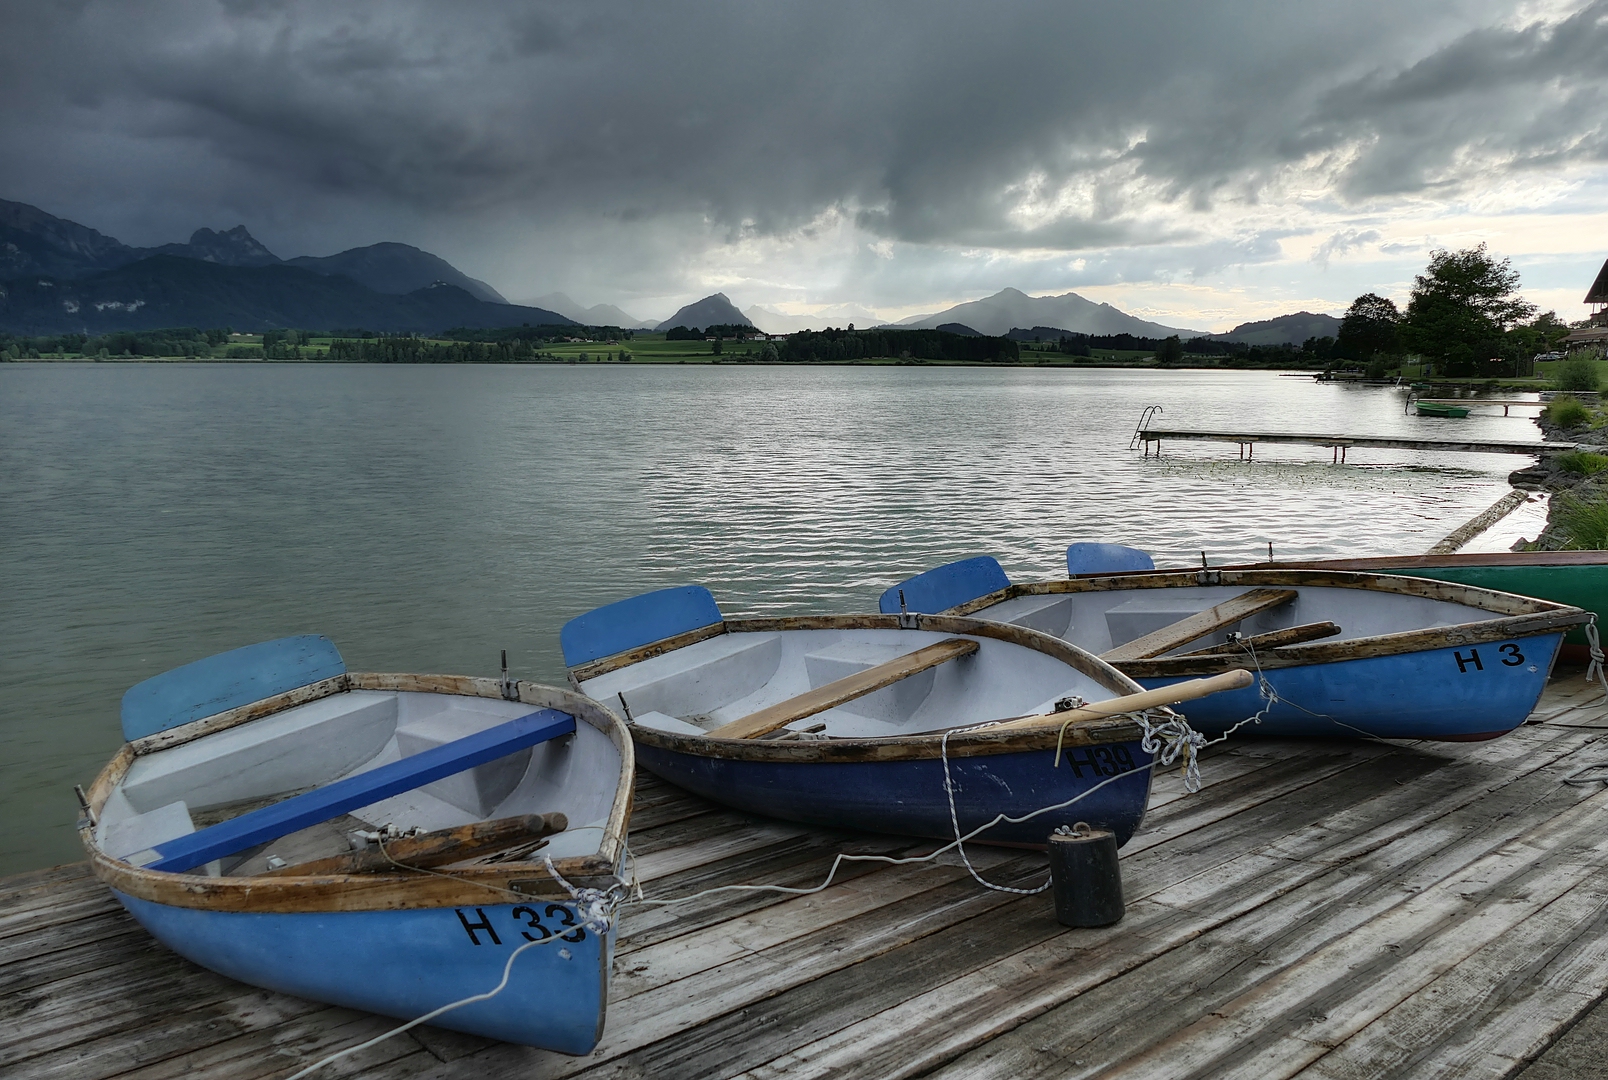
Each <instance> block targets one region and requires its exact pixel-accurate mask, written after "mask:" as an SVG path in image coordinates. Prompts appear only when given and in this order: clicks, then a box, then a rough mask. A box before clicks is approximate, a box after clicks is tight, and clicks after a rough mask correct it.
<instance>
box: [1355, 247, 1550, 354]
mask: <svg viewBox="0 0 1608 1080" xmlns="http://www.w3.org/2000/svg"><path fill="white" fill-rule="evenodd" d="M1518 289H1519V273H1518V271H1517V270H1514V269H1513V266H1512V264H1511V263H1510V262H1509V260H1507V259H1503V260H1502V261H1501V262H1497V261H1496V259H1494V258H1493V257H1492V256H1491V254H1490V253H1489V252H1488V251H1487V250H1486V248H1485V245H1484V244H1480V245H1479V246H1477V247H1472V248H1465V249H1464V250H1462V251H1447V250H1445V249H1441V250H1437V251H1433V252H1431V253H1430V257H1429V265H1428V266H1427V267H1426V268H1425V270H1424V272H1423V273H1422V274H1419V275H1417V276H1416V277H1414V278H1413V291H1412V294H1411V297H1410V298H1409V299H1408V301H1407V310H1406V311H1402V310H1400V309H1398V308H1397V307H1396V304H1395V302H1394V301H1392V300H1390V299H1388V298H1386V297H1383V296H1379V295H1378V294H1376V293H1364V294H1363V295H1361V296H1359V297H1357V298H1356V300H1354V301H1352V303H1351V307H1349V308H1348V309H1347V310H1346V314H1345V317H1344V318H1343V319H1342V320H1341V322H1340V332H1339V336H1338V337H1337V339H1336V340H1335V348H1334V354H1335V357H1336V358H1337V359H1346V360H1354V361H1357V362H1360V363H1362V364H1364V365H1366V366H1367V368H1368V373H1369V374H1371V375H1375V376H1378V375H1383V374H1384V373H1385V372H1386V371H1388V370H1389V369H1391V368H1393V367H1395V366H1397V365H1399V364H1400V363H1401V361H1402V359H1403V358H1404V354H1405V353H1416V354H1417V355H1419V356H1421V357H1423V359H1424V360H1425V361H1426V362H1427V363H1429V364H1430V365H1432V367H1433V370H1434V371H1435V372H1436V373H1438V374H1441V375H1453V376H1484V377H1501V376H1509V375H1514V376H1516V375H1518V374H1519V373H1520V371H1521V370H1522V366H1523V363H1524V361H1525V360H1527V359H1529V358H1530V357H1533V356H1535V355H1536V354H1537V353H1543V352H1549V351H1552V350H1554V349H1556V348H1557V347H1558V346H1559V345H1560V344H1561V343H1562V341H1563V339H1564V338H1565V337H1567V336H1568V334H1569V327H1568V326H1567V325H1566V324H1565V323H1564V322H1563V321H1562V320H1561V319H1559V318H1558V315H1557V313H1556V312H1552V311H1548V312H1545V313H1543V314H1540V315H1538V314H1536V312H1537V308H1536V306H1535V305H1534V304H1532V303H1530V302H1528V301H1527V300H1525V299H1523V298H1522V297H1521V296H1519V295H1518ZM1426 373H1427V372H1426Z"/></svg>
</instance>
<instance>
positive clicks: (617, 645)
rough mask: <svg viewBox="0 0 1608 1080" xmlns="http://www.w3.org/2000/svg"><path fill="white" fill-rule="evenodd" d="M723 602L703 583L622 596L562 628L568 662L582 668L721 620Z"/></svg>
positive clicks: (562, 645) (561, 644)
mask: <svg viewBox="0 0 1608 1080" xmlns="http://www.w3.org/2000/svg"><path fill="white" fill-rule="evenodd" d="M722 619H723V616H722V615H721V614H720V605H719V604H717V603H715V598H714V596H712V595H711V594H710V592H709V590H708V589H706V588H704V587H703V586H702V585H678V586H674V587H672V588H669V589H659V590H658V591H656V592H650V593H643V594H642V595H640V596H633V597H630V598H628V599H625V600H616V601H615V602H614V603H612V604H605V605H603V606H602V607H600V608H593V609H592V610H591V611H588V612H587V613H586V614H585V615H577V616H576V617H575V618H573V619H571V620H570V621H569V622H567V623H565V624H564V626H563V628H562V629H561V630H559V632H558V645H559V648H560V650H562V652H563V653H564V665H565V666H566V667H576V666H578V665H580V664H585V663H589V662H590V661H593V660H598V659H601V658H602V657H605V656H613V655H614V654H615V653H622V652H625V651H626V650H627V649H635V648H637V647H638V646H641V645H648V644H651V643H653V642H655V641H663V640H664V639H665V638H668V637H675V636H676V635H677V634H684V633H686V632H687V631H689V630H698V629H701V628H702V627H705V626H711V625H713V624H715V623H718V622H721V621H722Z"/></svg>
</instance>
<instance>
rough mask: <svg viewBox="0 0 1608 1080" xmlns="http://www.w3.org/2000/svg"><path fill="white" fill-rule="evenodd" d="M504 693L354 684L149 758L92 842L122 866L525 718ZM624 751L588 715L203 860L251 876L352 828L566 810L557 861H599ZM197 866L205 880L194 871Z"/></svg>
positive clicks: (549, 849) (552, 845) (125, 782)
mask: <svg viewBox="0 0 1608 1080" xmlns="http://www.w3.org/2000/svg"><path fill="white" fill-rule="evenodd" d="M538 707H539V706H533V705H529V704H524V703H522V702H518V701H504V700H501V699H499V698H484V697H472V696H465V695H457V694H441V693H413V692H397V691H383V690H347V691H344V692H341V693H337V694H333V695H331V696H329V697H324V698H320V699H318V700H316V701H311V702H308V703H306V704H304V705H297V706H294V707H292V708H289V709H285V710H284V711H282V712H278V713H274V714H273V715H271V716H266V717H263V718H261V719H258V720H253V721H251V722H249V723H246V724H241V725H239V726H237V727H232V728H228V729H226V730H223V731H219V732H216V733H214V734H211V735H206V736H203V737H201V738H198V739H194V740H192V741H190V742H187V743H182V744H180V745H178V746H174V747H170V748H168V749H165V750H158V751H155V752H152V753H148V754H144V755H141V756H140V757H138V758H136V759H135V760H134V762H133V764H132V765H130V767H129V769H128V771H127V773H126V774H125V775H124V776H123V778H122V780H121V782H120V783H119V784H118V785H117V787H116V788H115V789H114V790H113V791H112V793H111V795H110V796H109V797H108V799H107V800H106V804H105V806H104V807H103V808H102V810H101V813H100V818H99V820H98V822H97V825H96V830H95V841H96V844H97V845H98V846H99V847H100V848H101V850H102V851H104V852H106V853H107V854H108V855H111V856H113V857H115V858H119V859H128V858H130V857H135V858H134V860H133V861H136V862H138V861H139V859H138V857H137V856H138V854H139V853H143V852H146V851H148V850H149V849H151V848H153V847H155V846H156V845H158V844H162V843H165V842H167V841H169V840H174V839H177V838H178V837H180V836H184V835H187V834H189V833H191V832H194V831H196V829H198V828H202V827H205V826H206V825H210V824H215V823H216V822H218V821H222V820H226V819H228V818H231V817H234V816H237V815H238V814H241V813H245V812H247V811H250V810H252V809H255V808H256V807H258V806H263V805H267V804H269V803H272V802H277V801H278V800H280V799H284V798H288V797H290V796H292V795H296V794H299V793H300V792H303V791H306V790H309V789H311V788H314V787H319V786H322V785H324V784H328V783H331V782H333V781H336V780H340V779H343V778H345V777H348V776H354V775H356V774H358V773H362V772H366V771H368V770H370V769H374V768H378V767H379V766H382V765H387V764H390V763H391V762H394V761H399V760H401V759H403V758H405V757H409V756H411V755H413V754H418V753H420V752H422V751H425V750H428V749H431V748H433V747H437V746H440V745H442V744H444V743H447V742H451V741H453V740H455V739H460V738H462V737H464V736H466V735H470V734H473V733H475V732H478V731H482V730H485V729H487V728H491V727H495V726H497V725H499V724H503V723H506V722H508V721H509V720H513V719H516V718H518V717H521V716H525V715H528V714H529V713H531V712H533V711H534V710H535V709H537V708H538ZM620 771H621V762H620V752H619V750H618V749H616V747H615V746H614V744H613V742H611V741H610V739H609V737H608V735H607V734H605V733H604V732H602V731H599V730H598V729H597V728H595V727H593V726H592V725H591V724H590V723H587V722H586V721H585V720H583V719H582V718H580V717H577V718H576V724H575V734H574V736H573V737H570V736H566V737H563V738H559V739H553V740H550V741H548V742H544V743H540V744H538V745H536V746H534V747H530V748H527V749H524V750H521V751H518V752H516V753H513V754H510V755H508V756H507V757H503V758H499V759H497V760H495V761H490V762H487V763H485V764H483V765H478V766H475V767H474V768H472V769H468V770H465V771H464V772H460V773H457V774H455V775H452V776H447V777H444V778H442V779H440V780H437V781H435V782H433V783H431V784H428V785H426V786H424V787H420V788H417V789H415V790H413V791H408V792H404V793H402V794H400V795H396V796H393V797H391V798H388V799H383V800H381V801H379V802H376V803H372V804H370V805H368V806H365V807H362V808H361V809H359V810H356V811H353V812H352V813H351V814H348V815H343V816H342V817H341V818H337V819H333V820H332V821H330V822H325V823H323V824H321V825H318V826H313V827H312V828H309V829H304V830H301V831H300V832H297V833H292V834H290V835H288V836H285V837H281V838H280V839H279V840H275V841H272V842H270V843H268V844H266V845H259V846H258V847H257V848H253V849H248V850H247V851H244V852H240V853H237V854H236V855H234V856H231V857H229V858H227V859H224V860H220V861H215V862H212V863H209V864H207V866H206V869H205V871H204V872H205V873H208V874H212V875H214V876H216V875H218V874H230V875H248V874H252V873H260V872H262V871H263V870H264V869H266V868H268V867H271V866H279V865H284V864H295V863H299V862H304V861H307V860H309V859H315V858H324V857H328V856H333V855H339V854H342V853H344V852H346V851H349V850H351V848H352V846H353V840H352V838H351V833H352V831H353V830H374V829H383V828H384V827H385V826H392V827H394V829H396V830H398V831H402V832H408V831H412V830H415V829H416V830H419V831H422V832H431V831H434V830H436V829H446V828H452V827H455V826H459V825H469V824H472V823H474V822H476V821H483V820H495V819H497V818H503V817H511V816H514V815H520V814H539V813H551V812H555V811H556V812H559V813H563V814H564V815H565V816H566V817H567V818H568V819H569V826H568V828H567V829H566V830H565V831H563V832H561V833H558V834H556V835H554V836H551V837H549V838H548V839H547V841H546V844H545V846H544V847H542V848H541V853H542V854H550V855H552V856H553V857H554V858H561V857H569V856H584V855H591V854H596V853H597V851H598V849H599V846H600V845H601V843H602V841H603V839H604V826H605V825H606V823H607V820H608V816H609V811H610V808H611V807H612V805H613V802H614V797H615V791H616V789H617V788H618V786H619V783H620ZM197 872H203V871H200V870H198V871H197Z"/></svg>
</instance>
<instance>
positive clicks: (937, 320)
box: [898, 288, 1200, 337]
mask: <svg viewBox="0 0 1608 1080" xmlns="http://www.w3.org/2000/svg"><path fill="white" fill-rule="evenodd" d="M946 323H961V324H962V325H965V326H970V327H973V328H974V329H976V330H977V331H978V332H979V333H982V334H987V335H989V336H1000V335H1004V334H1008V333H1010V331H1011V330H1012V329H1013V328H1014V327H1020V326H1058V327H1064V328H1065V329H1067V330H1069V331H1073V332H1075V333H1079V334H1096V335H1105V334H1132V335H1134V336H1135V337H1167V336H1169V335H1172V334H1181V335H1183V336H1185V337H1192V336H1195V335H1196V334H1197V333H1199V332H1200V331H1194V330H1181V329H1179V328H1177V327H1173V326H1165V325H1163V324H1161V323H1156V322H1151V321H1149V320H1148V319H1141V318H1139V317H1138V316H1135V315H1129V314H1128V313H1127V312H1125V311H1123V310H1122V309H1121V308H1118V307H1114V306H1112V305H1111V304H1106V303H1095V302H1094V301H1093V300H1090V299H1088V298H1087V297H1083V296H1079V295H1078V294H1077V293H1075V292H1067V293H1062V294H1061V295H1059V296H1029V295H1028V294H1027V293H1024V292H1023V291H1022V290H1020V289H1014V288H1004V289H1001V290H1000V291H999V292H997V293H995V294H994V295H992V296H985V297H983V298H982V299H981V300H972V301H970V302H968V303H964V304H956V305H955V306H954V307H952V308H949V309H948V310H946V311H940V312H938V313H937V314H936V315H918V316H916V317H914V318H911V319H905V320H903V321H902V322H900V323H899V324H898V325H899V326H908V327H914V328H917V329H932V328H935V327H938V326H942V325H944V324H946Z"/></svg>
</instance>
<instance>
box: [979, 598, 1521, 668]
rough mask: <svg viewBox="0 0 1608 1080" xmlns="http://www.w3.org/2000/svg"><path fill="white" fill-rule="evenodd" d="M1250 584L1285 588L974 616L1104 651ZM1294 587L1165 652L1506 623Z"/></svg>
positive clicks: (1480, 612) (1035, 601) (1402, 601)
mask: <svg viewBox="0 0 1608 1080" xmlns="http://www.w3.org/2000/svg"><path fill="white" fill-rule="evenodd" d="M1253 587H1263V588H1284V587H1285V586H1250V585H1203V586H1196V587H1185V588H1177V587H1170V588H1147V589H1111V590H1099V591H1091V592H1067V593H1045V594H1038V595H1034V594H1029V595H1025V596H1016V597H1012V598H1011V599H1009V600H1005V601H1002V602H1000V603H998V604H995V605H993V606H992V607H987V608H982V609H980V610H978V611H973V612H971V613H970V615H969V617H970V618H974V619H989V620H992V621H994V622H1004V623H1011V624H1014V625H1016V626H1025V627H1030V628H1031V629H1034V630H1039V631H1042V632H1043V633H1046V634H1050V635H1052V636H1054V637H1058V638H1061V639H1062V640H1063V641H1068V642H1070V643H1072V644H1073V645H1076V646H1078V647H1079V648H1083V649H1087V650H1088V651H1090V652H1092V653H1103V652H1106V651H1108V650H1110V649H1114V648H1116V647H1117V646H1119V645H1126V644H1127V643H1128V642H1130V641H1133V640H1135V639H1136V638H1140V637H1143V636H1144V635H1146V634H1149V633H1153V632H1154V631H1157V630H1160V629H1161V628H1162V627H1164V626H1170V625H1172V624H1174V623H1176V622H1179V621H1180V620H1182V619H1186V618H1188V617H1189V616H1191V615H1195V614H1198V613H1199V612H1202V611H1205V610H1206V609H1207V608H1210V607H1214V606H1216V605H1218V604H1221V603H1223V602H1225V601H1227V600H1231V599H1233V598H1234V597H1236V596H1240V595H1242V594H1244V593H1245V592H1247V591H1248V590H1249V589H1251V588H1253ZM1289 588H1293V589H1294V590H1295V591H1296V594H1297V595H1296V597H1295V598H1294V599H1293V600H1291V601H1289V602H1288V603H1284V604H1280V605H1278V606H1277V607H1273V608H1269V609H1268V610H1266V611H1262V612H1259V613H1257V614H1255V615H1252V616H1250V617H1249V618H1246V619H1243V620H1240V621H1238V622H1234V623H1230V624H1228V625H1226V626H1223V627H1221V628H1219V629H1218V630H1216V631H1214V632H1212V633H1211V634H1208V635H1205V636H1203V637H1199V638H1195V639H1193V640H1191V641H1188V642H1185V643H1183V644H1181V645H1179V646H1177V647H1176V648H1174V649H1171V650H1169V651H1168V652H1166V653H1163V654H1162V655H1164V656H1178V655H1181V654H1183V653H1189V652H1194V651H1196V650H1199V649H1203V648H1206V647H1207V646H1209V645H1217V644H1223V643H1226V642H1227V641H1228V640H1229V635H1230V634H1234V633H1239V634H1243V635H1245V636H1247V637H1249V636H1252V635H1255V634H1265V633H1270V632H1272V631H1274V630H1284V629H1288V628H1290V627H1294V626H1302V625H1305V624H1308V623H1318V622H1332V623H1334V624H1335V625H1337V626H1339V627H1340V632H1339V633H1338V634H1334V635H1332V636H1329V637H1325V638H1323V639H1322V640H1323V641H1324V642H1325V643H1328V642H1336V641H1345V640H1347V639H1348V638H1363V637H1373V636H1374V635H1377V634H1393V633H1400V632H1402V631H1406V630H1422V629H1428V628H1430V627H1435V626H1456V625H1458V624H1461V623H1472V622H1483V621H1485V620H1488V619H1498V618H1502V615H1501V614H1499V613H1497V612H1493V611H1486V610H1485V609H1483V608H1478V607H1473V606H1470V605H1468V604H1458V603H1453V602H1451V601H1447V600H1434V599H1431V598H1429V597H1424V596H1411V595H1407V594H1405V593H1398V592H1389V591H1386V590H1382V589H1343V588H1334V587H1327V586H1309V585H1300V586H1289Z"/></svg>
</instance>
